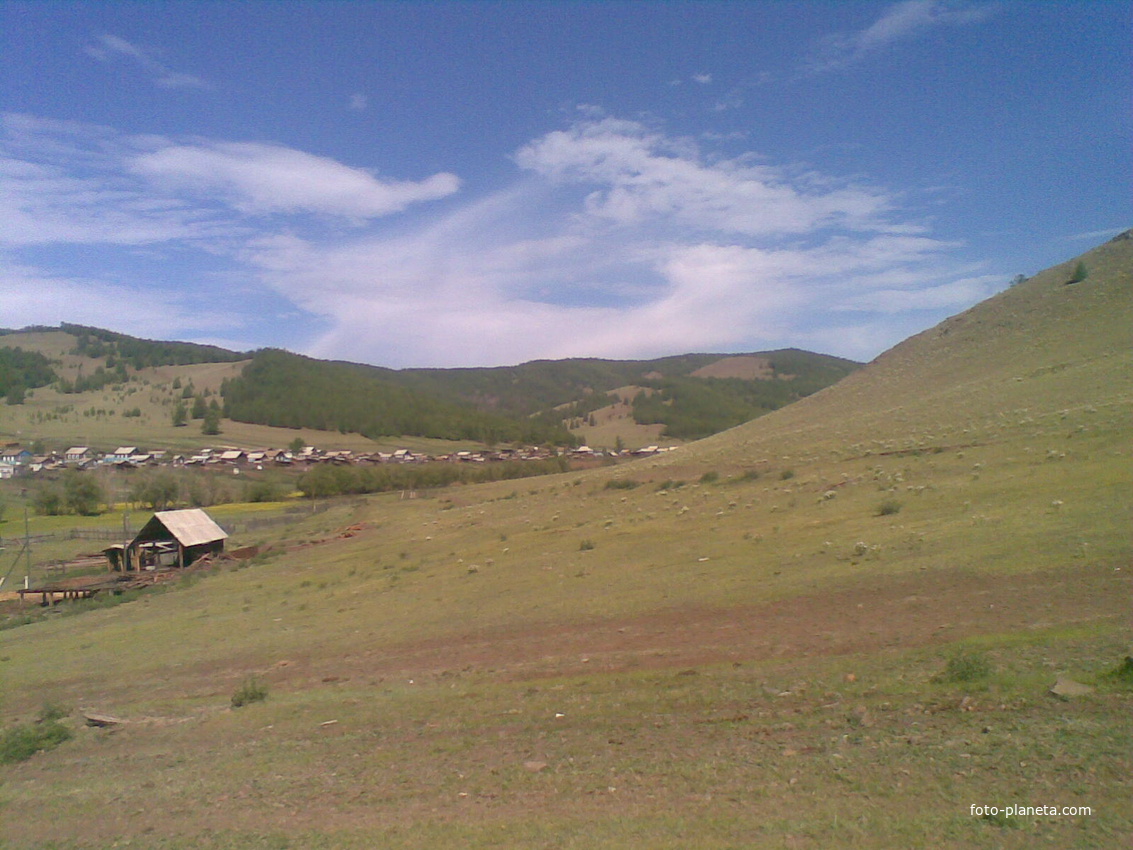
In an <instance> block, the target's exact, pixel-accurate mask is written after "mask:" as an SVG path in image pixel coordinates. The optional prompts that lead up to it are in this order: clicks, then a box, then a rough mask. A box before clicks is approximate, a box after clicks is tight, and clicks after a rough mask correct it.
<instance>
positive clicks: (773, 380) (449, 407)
mask: <svg viewBox="0 0 1133 850" xmlns="http://www.w3.org/2000/svg"><path fill="white" fill-rule="evenodd" d="M857 366H858V364H855V363H853V362H851V361H848V360H842V359H840V358H836V357H829V356H826V355H820V354H812V353H810V352H803V351H796V350H786V351H776V352H763V353H761V354H755V355H740V356H732V357H724V356H722V355H715V354H690V355H681V356H677V357H667V358H661V359H657V360H648V361H645V360H640V361H609V360H562V361H535V362H531V363H525V364H521V365H519V366H513V367H505V368H499V369H406V370H401V371H395V370H391V369H383V368H380V367H374V366H366V365H361V364H352V363H337V362H328V361H320V360H313V359H311V358H307V357H301V356H299V355H296V354H291V353H289V352H285V351H280V350H263V351H258V352H255V353H247V354H241V353H238V352H232V351H226V350H225V349H221V348H217V347H215V346H207V345H195V344H191V343H180V342H161V341H154V340H144V339H138V338H135V337H130V336H127V335H125V334H119V333H115V332H112V331H105V330H101V329H98V328H91V327H86V326H82V325H62V326H61V327H60V329H59V330H54V329H50V328H29V329H25V330H23V331H0V397H4V398H5V400H6V401H7V402H8V404H7V405H6V407H7V409H6V410H0V437H7V438H9V439H14V440H19V441H24V442H29V443H30V442H33V441H36V440H39V441H42V442H43V443H44V444H45V445H50V446H51V447H53V448H56V449H59V448H64V447H65V446H63V445H62V444H63V443H67V444H77V443H82V444H91V445H94V446H96V447H98V448H102V449H106V450H109V449H113V448H114V447H115V446H117V445H122V444H125V443H131V444H139V445H144V446H146V447H150V448H180V449H187V448H192V447H196V446H199V445H204V444H211V443H215V442H216V440H202V439H200V435H199V430H200V429H199V427H191V428H188V429H186V428H184V427H177V426H175V425H174V422H173V414H174V411H175V409H176V407H177V405H178V403H180V402H184V403H185V404H186V405H187V406H188V407H189V408H190V409H192V404H193V401H194V399H195V397H196V396H202V397H204V398H206V399H208V400H209V401H210V402H211V401H214V400H215V401H218V402H219V401H220V400H223V412H224V415H225V416H226V417H227V418H228V419H229V420H230V421H229V422H228V423H227V424H225V425H224V427H223V428H222V430H223V433H224V434H225V435H226V439H225V442H226V443H228V444H232V445H237V446H242V447H263V446H269V445H277V446H281V445H286V444H287V443H289V442H290V441H291V440H292V439H293V438H294V437H295V434H294V433H288V430H291V429H306V430H307V431H308V432H317V433H305V434H303V435H302V436H303V439H304V440H305V441H306V442H308V443H311V444H317V445H320V446H323V447H334V448H358V447H362V446H370V444H371V442H372V441H374V440H386V439H389V438H397V439H398V440H401V441H402V442H404V438H409V439H417V440H421V439H423V440H440V441H454V440H455V441H458V442H460V443H462V444H468V443H474V444H479V445H483V444H494V443H526V444H545V443H550V444H559V445H572V444H575V443H576V442H577V441H578V440H579V439H580V437H581V438H582V439H586V438H587V437H589V438H591V439H590V442H592V443H595V444H596V445H598V446H602V447H607V448H613V447H614V446H615V445H616V444H618V443H619V442H620V443H621V444H623V445H625V446H628V447H631V448H632V447H637V446H640V445H646V444H648V443H650V442H657V441H658V440H659V439H661V438H662V437H663V438H665V439H666V441H669V442H672V441H673V440H682V439H690V438H694V437H699V436H704V435H706V434H711V433H715V432H717V431H720V430H722V429H724V428H727V427H730V426H732V425H735V424H738V423H740V422H743V421H746V420H748V419H751V418H754V417H756V416H759V415H762V414H763V413H766V412H767V411H768V410H773V409H776V408H778V407H781V406H783V405H784V404H787V403H789V402H790V401H793V400H794V399H797V398H801V397H802V396H805V395H808V394H810V393H812V392H815V391H816V390H818V389H820V388H822V387H825V386H828V385H830V384H832V383H834V382H835V381H837V380H839V379H840V378H842V377H843V376H844V375H846V374H848V373H849V372H851V371H853V370H854V369H855V368H857ZM630 382H636V384H637V387H636V389H635V394H637V393H640V391H641V390H645V394H644V395H642V397H641V398H640V399H639V403H638V404H635V405H634V407H633V409H632V410H631V411H629V414H630V415H629V416H618V415H613V414H612V413H611V412H610V411H607V412H606V414H603V415H598V416H595V415H593V414H594V411H595V410H597V409H600V408H604V407H608V406H609V405H610V399H609V398H608V394H609V393H610V392H612V391H616V390H617V388H619V387H623V386H625V385H627V384H629V383H630ZM654 390H656V391H658V392H659V393H660V395H658V396H657V398H656V399H653V400H652V401H651V402H650V397H651V396H652V393H653V391H654ZM25 403H27V406H26V407H25V406H24V405H25ZM195 418H199V417H195ZM598 419H602V420H603V421H604V423H605V425H606V427H605V428H603V429H598V430H595V429H592V428H590V427H589V425H590V423H591V422H594V424H597V420H598ZM199 424H200V423H197V425H198V426H199ZM653 426H660V427H653ZM281 429H288V430H281ZM572 432H573V434H572ZM344 438H345V439H344ZM594 438H600V439H601V441H600V442H598V441H596V440H595V439H594Z"/></svg>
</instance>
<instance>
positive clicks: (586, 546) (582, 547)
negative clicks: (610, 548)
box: [578, 540, 594, 552]
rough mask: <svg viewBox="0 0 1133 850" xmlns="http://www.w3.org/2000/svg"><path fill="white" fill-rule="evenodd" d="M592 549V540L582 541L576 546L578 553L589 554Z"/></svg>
mask: <svg viewBox="0 0 1133 850" xmlns="http://www.w3.org/2000/svg"><path fill="white" fill-rule="evenodd" d="M593 548H594V541H593V540H583V541H582V542H581V543H579V544H578V551H579V552H589V551H590V550H591V549H593Z"/></svg>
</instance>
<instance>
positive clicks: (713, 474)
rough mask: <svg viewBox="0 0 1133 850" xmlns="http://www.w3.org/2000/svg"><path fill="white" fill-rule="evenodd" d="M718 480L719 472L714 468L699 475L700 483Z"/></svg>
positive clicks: (711, 482) (712, 482)
mask: <svg viewBox="0 0 1133 850" xmlns="http://www.w3.org/2000/svg"><path fill="white" fill-rule="evenodd" d="M719 480H720V473H719V472H717V471H716V470H715V469H710V470H708V471H707V472H706V473H704V474H703V475H702V476H700V483H701V484H715V483H716V482H717V481H719Z"/></svg>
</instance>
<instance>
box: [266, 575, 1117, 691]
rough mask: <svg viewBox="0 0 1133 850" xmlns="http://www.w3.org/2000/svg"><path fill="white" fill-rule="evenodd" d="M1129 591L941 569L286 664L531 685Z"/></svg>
mask: <svg viewBox="0 0 1133 850" xmlns="http://www.w3.org/2000/svg"><path fill="white" fill-rule="evenodd" d="M1131 595H1133V570H1130V569H1117V570H1115V569H1114V568H1112V567H1103V566H1090V565H1082V566H1072V567H1068V568H1066V569H1062V570H1057V571H1050V572H1044V573H1031V574H1021V575H1015V576H1007V577H1003V576H997V577H989V576H984V575H978V574H975V573H972V572H969V571H961V570H954V571H942V572H941V571H937V572H933V573H931V574H929V573H925V574H923V575H921V574H918V575H913V576H906V577H901V578H891V579H886V580H884V581H883V582H875V581H869V582H865V581H863V582H858V583H851V584H849V585H848V586H844V587H840V588H837V589H833V590H829V591H824V592H817V593H814V594H811V595H806V596H800V597H796V598H793V599H787V600H782V601H778V602H771V603H765V604H760V605H750V606H742V607H735V608H729V609H715V610H713V609H703V608H691V607H678V608H673V609H670V610H667V611H663V612H654V613H649V614H643V615H641V616H638V617H632V618H625V619H617V620H611V621H593V622H582V623H561V624H556V625H550V626H549V625H547V624H539V625H533V626H529V627H527V626H525V627H516V628H510V629H505V630H492V631H470V632H462V633H457V634H453V635H450V636H446V637H444V638H438V639H431V640H424V641H413V642H406V643H403V644H398V645H394V646H381V647H367V648H366V649H365V650H362V651H360V652H359V653H358V654H352V655H350V656H347V657H345V658H341V659H325V658H324V659H320V660H319V661H318V662H317V666H318V669H317V670H312V669H311V668H309V667H306V665H303V664H297V665H294V666H292V667H288V668H286V669H288V670H291V671H292V672H291V673H290V675H293V676H303V675H312V674H314V675H318V676H332V675H334V676H343V677H349V676H356V677H367V676H369V677H373V676H387V675H410V676H418V677H424V676H429V675H442V674H445V673H451V672H457V671H469V672H470V671H479V672H494V673H497V674H498V675H500V676H501V677H503V678H505V679H508V680H524V679H535V678H544V677H555V676H571V675H578V674H581V673H586V672H588V671H594V672H599V671H601V672H617V671H623V670H632V669H664V668H682V667H696V666H702V665H711V664H719V663H728V662H732V663H736V662H739V663H742V662H744V661H756V660H766V659H777V658H792V659H799V658H811V657H822V656H838V655H851V654H857V653H872V652H876V651H879V650H884V649H886V648H901V649H911V648H915V647H923V646H930V645H933V644H945V643H951V642H953V641H957V640H960V639H962V638H967V637H971V636H974V635H982V634H997V633H1006V632H1015V631H1026V630H1039V629H1044V628H1049V627H1051V626H1064V625H1068V624H1075V623H1087V622H1090V621H1093V620H1097V619H1108V618H1113V617H1120V616H1123V615H1128V613H1129V599H1130V597H1131ZM273 678H275V677H274V676H273ZM280 678H281V679H282V680H286V679H287V678H288V674H287V673H284V675H282V676H281V677H280Z"/></svg>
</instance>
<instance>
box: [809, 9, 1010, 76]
mask: <svg viewBox="0 0 1133 850" xmlns="http://www.w3.org/2000/svg"><path fill="white" fill-rule="evenodd" d="M998 9H999V7H998V4H992V3H980V4H971V3H966V2H955V0H905V2H902V3H897V4H895V5H893V6H890V7H889V8H888V9H887V10H886V11H885V13H884V14H882V15H881V17H880V18H878V19H877V20H876V21H874V22H873V23H872V24H871V25H870V26H868V27H866V28H865V29H862V30H858V31H855V32H849V33H836V34H833V35H830V36H828V37H827V38H825V39H823V40H822V42H821V43H820V44H819V45H818V46H817V48H816V49H815V51H814V52H813V53H812V54H811V55H810V56H809V57H808V58H807V60H806V61H805V63H804V69H805V71H806V72H807V73H810V74H820V73H824V72H829V71H838V70H841V69H844V68H848V67H850V66H851V65H856V64H857V63H859V62H862V61H864V60H866V59H868V58H869V57H871V56H874V55H876V54H878V53H881V52H883V51H885V50H886V49H888V48H890V47H892V46H893V45H895V44H898V43H900V42H903V41H909V40H911V39H913V38H916V37H918V36H920V35H921V34H923V33H925V32H927V31H929V30H932V29H935V28H938V27H943V26H960V25H963V24H969V23H973V22H976V21H981V20H984V19H986V18H988V17H990V16H991V15H993V14H995V13H996V12H997V11H998Z"/></svg>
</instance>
